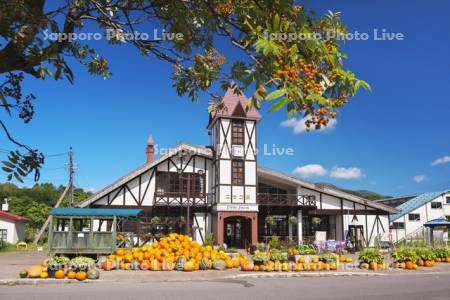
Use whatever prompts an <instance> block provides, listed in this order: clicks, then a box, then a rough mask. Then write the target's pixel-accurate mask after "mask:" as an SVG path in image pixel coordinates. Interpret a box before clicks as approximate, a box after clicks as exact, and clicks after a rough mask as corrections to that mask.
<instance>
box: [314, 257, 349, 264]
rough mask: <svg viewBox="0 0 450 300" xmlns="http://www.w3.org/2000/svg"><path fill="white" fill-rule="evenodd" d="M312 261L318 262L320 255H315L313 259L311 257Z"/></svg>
mask: <svg viewBox="0 0 450 300" xmlns="http://www.w3.org/2000/svg"><path fill="white" fill-rule="evenodd" d="M344 258H345V257H344ZM311 262H312V263H315V264H317V263H318V262H319V257H318V256H313V257H312V259H311Z"/></svg>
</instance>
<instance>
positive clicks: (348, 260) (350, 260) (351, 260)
mask: <svg viewBox="0 0 450 300" xmlns="http://www.w3.org/2000/svg"><path fill="white" fill-rule="evenodd" d="M345 262H347V263H351V262H353V259H351V258H350V257H347V259H346V260H345Z"/></svg>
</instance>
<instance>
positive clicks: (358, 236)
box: [347, 225, 365, 251]
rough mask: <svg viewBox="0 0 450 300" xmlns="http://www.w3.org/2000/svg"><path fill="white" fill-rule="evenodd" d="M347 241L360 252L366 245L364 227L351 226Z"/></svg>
mask: <svg viewBox="0 0 450 300" xmlns="http://www.w3.org/2000/svg"><path fill="white" fill-rule="evenodd" d="M347 239H348V240H350V242H351V243H352V245H353V247H354V249H355V251H359V250H361V249H362V248H363V246H364V245H365V238H364V227H363V226H362V225H349V226H348V235H347Z"/></svg>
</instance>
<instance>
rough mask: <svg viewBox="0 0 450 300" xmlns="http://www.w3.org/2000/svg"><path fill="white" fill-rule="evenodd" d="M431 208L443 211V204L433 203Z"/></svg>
mask: <svg viewBox="0 0 450 300" xmlns="http://www.w3.org/2000/svg"><path fill="white" fill-rule="evenodd" d="M431 208H433V209H441V208H442V202H431Z"/></svg>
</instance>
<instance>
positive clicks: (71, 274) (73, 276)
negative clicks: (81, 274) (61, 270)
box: [67, 271, 77, 279]
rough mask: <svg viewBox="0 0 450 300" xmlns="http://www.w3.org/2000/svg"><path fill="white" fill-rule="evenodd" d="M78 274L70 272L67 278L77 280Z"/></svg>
mask: <svg viewBox="0 0 450 300" xmlns="http://www.w3.org/2000/svg"><path fill="white" fill-rule="evenodd" d="M76 275H77V273H75V272H74V271H69V273H67V278H68V279H75V277H76Z"/></svg>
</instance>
